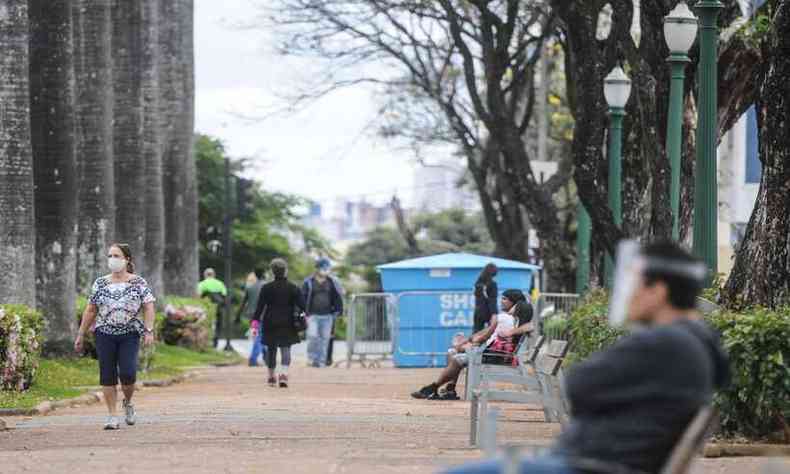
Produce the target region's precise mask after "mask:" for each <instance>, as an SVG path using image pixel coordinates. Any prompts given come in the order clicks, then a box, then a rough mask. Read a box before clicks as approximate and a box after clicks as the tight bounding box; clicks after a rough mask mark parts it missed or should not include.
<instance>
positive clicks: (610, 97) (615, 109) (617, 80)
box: [603, 67, 631, 288]
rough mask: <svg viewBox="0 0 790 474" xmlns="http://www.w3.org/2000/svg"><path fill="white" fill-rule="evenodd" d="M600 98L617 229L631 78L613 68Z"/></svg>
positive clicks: (609, 265)
mask: <svg viewBox="0 0 790 474" xmlns="http://www.w3.org/2000/svg"><path fill="white" fill-rule="evenodd" d="M603 95H604V97H605V98H606V102H607V104H608V105H609V117H610V120H609V146H608V147H607V152H608V160H609V183H608V188H609V209H611V211H612V216H613V217H614V223H615V224H616V225H617V226H618V227H619V226H621V225H622V221H623V210H622V172H623V164H622V154H621V147H622V142H623V117H625V105H626V104H627V103H628V97H629V96H630V95H631V79H629V78H628V76H626V75H625V72H624V71H623V69H622V68H621V67H616V68H614V69H612V72H610V73H609V75H608V76H606V78H605V79H604V85H603ZM604 271H605V278H606V284H607V286H608V287H609V288H611V287H612V280H613V278H614V261H613V260H612V256H607V258H606V266H605V268H604Z"/></svg>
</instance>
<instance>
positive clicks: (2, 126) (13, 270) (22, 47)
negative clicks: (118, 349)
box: [0, 0, 36, 307]
mask: <svg viewBox="0 0 790 474" xmlns="http://www.w3.org/2000/svg"><path fill="white" fill-rule="evenodd" d="M28 34H29V24H28V9H27V0H2V1H0V47H2V50H3V59H4V60H3V61H0V94H2V97H3V100H2V102H0V113H2V118H1V120H2V122H0V222H2V225H0V248H2V251H0V304H8V303H11V304H25V305H28V306H31V307H33V306H35V303H36V273H35V268H36V265H35V255H36V248H35V241H36V233H35V213H34V201H33V154H32V150H31V148H30V82H29V77H30V71H29V62H28V61H29V58H28V50H29V36H28Z"/></svg>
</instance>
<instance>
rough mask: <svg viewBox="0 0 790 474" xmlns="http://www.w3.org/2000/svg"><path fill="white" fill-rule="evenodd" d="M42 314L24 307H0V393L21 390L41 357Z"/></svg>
mask: <svg viewBox="0 0 790 474" xmlns="http://www.w3.org/2000/svg"><path fill="white" fill-rule="evenodd" d="M43 327H44V321H43V319H42V317H41V313H39V312H38V311H36V310H35V309H32V308H29V307H27V306H24V305H0V390H13V391H24V390H27V388H28V387H29V386H30V384H31V383H32V382H33V380H34V378H35V376H36V370H37V369H38V365H39V357H40V356H41V340H42V335H41V331H42V329H43Z"/></svg>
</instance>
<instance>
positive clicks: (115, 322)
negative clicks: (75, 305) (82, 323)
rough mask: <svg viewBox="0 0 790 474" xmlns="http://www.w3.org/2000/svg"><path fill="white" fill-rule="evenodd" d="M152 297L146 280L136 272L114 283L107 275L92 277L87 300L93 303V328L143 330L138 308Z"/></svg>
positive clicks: (118, 332)
mask: <svg viewBox="0 0 790 474" xmlns="http://www.w3.org/2000/svg"><path fill="white" fill-rule="evenodd" d="M154 301H156V298H154V294H153V292H152V291H151V288H149V287H148V283H147V282H146V281H145V280H144V279H143V278H142V277H139V276H134V277H132V279H131V280H129V281H126V282H122V283H114V282H113V281H112V280H111V279H110V277H109V276H103V277H99V278H98V279H96V281H95V282H94V283H93V288H92V289H91V296H90V303H91V304H94V305H96V310H97V314H96V331H99V332H101V333H103V334H109V335H121V334H129V333H130V332H136V333H138V334H140V335H143V334H144V333H145V324H143V320H142V319H141V318H140V312H141V309H142V307H143V305H144V304H145V303H153V302H154Z"/></svg>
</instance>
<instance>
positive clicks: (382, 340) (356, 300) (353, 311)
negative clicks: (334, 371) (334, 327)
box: [341, 293, 397, 367]
mask: <svg viewBox="0 0 790 474" xmlns="http://www.w3.org/2000/svg"><path fill="white" fill-rule="evenodd" d="M396 313H397V306H396V300H395V296H394V295H392V294H391V293H361V294H356V295H352V296H351V304H350V307H349V312H348V327H347V330H346V342H347V356H346V364H347V367H351V364H352V363H354V362H359V364H360V365H362V366H363V367H379V366H380V364H381V361H383V360H386V359H389V358H391V357H392V348H393V339H392V334H393V331H392V328H393V322H394V321H395V314H396ZM341 364H342V362H341Z"/></svg>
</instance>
